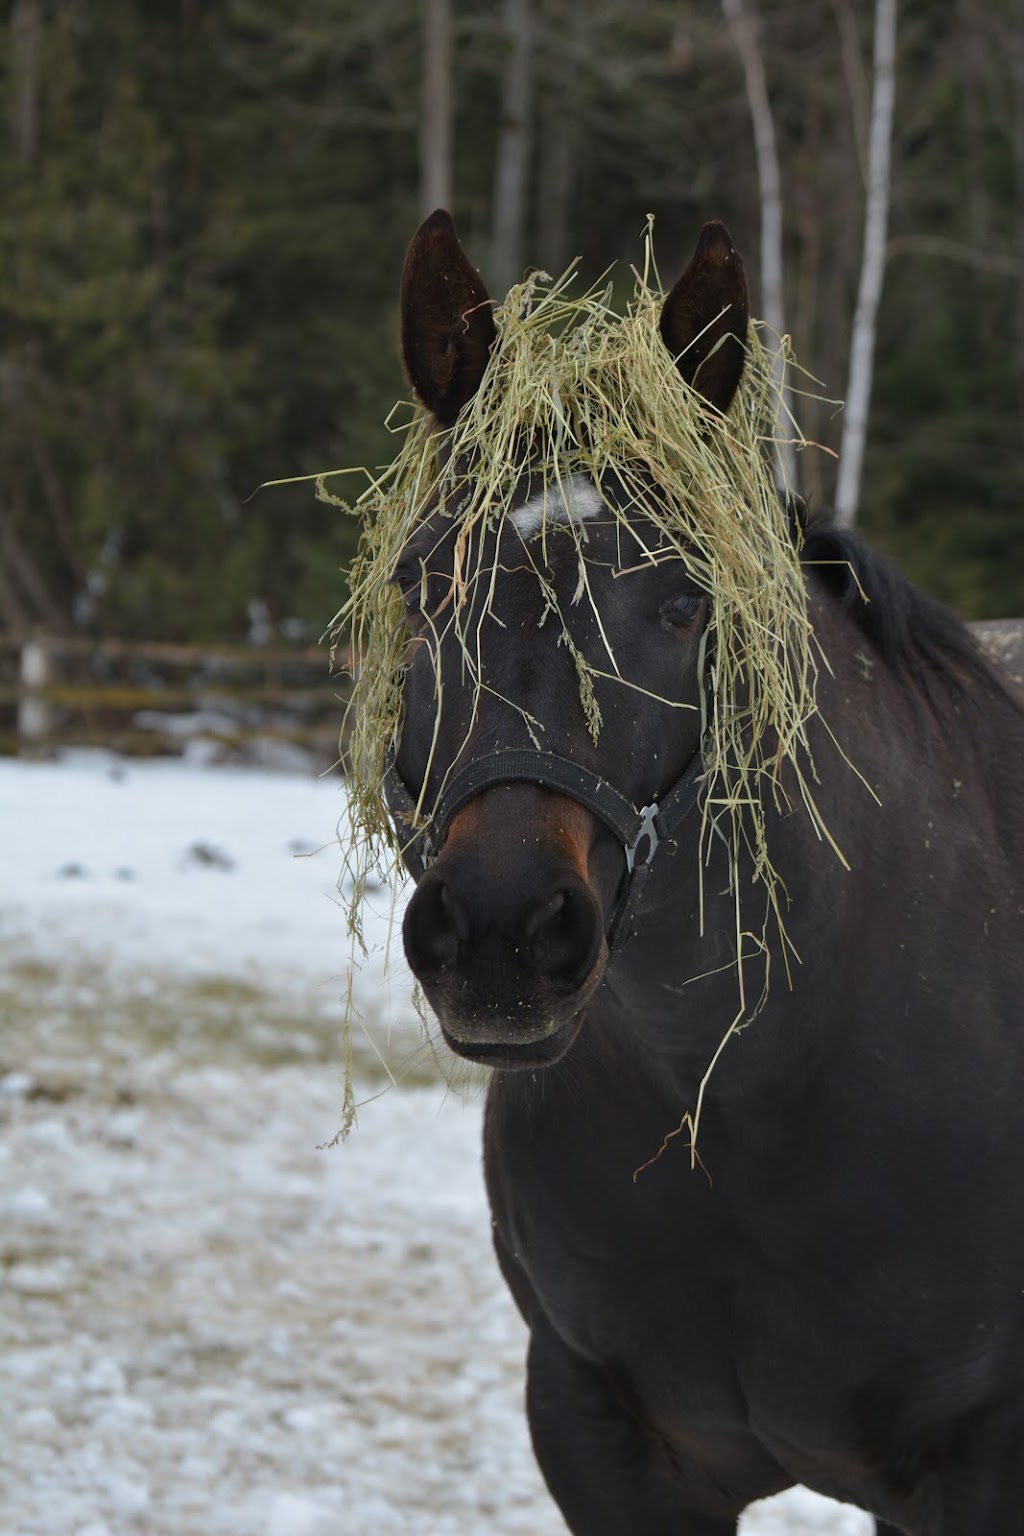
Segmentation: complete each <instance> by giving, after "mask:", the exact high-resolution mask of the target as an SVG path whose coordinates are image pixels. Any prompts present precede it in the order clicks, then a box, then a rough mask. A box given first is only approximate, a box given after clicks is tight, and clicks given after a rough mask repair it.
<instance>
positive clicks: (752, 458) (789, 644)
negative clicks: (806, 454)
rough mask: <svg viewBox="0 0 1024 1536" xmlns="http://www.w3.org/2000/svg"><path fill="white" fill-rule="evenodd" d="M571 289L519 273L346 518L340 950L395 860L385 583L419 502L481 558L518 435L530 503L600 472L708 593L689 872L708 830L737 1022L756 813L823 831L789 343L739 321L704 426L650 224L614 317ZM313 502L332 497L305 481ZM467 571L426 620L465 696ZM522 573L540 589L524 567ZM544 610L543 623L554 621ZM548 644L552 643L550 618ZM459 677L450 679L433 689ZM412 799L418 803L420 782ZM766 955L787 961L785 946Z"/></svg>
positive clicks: (758, 872) (590, 698)
mask: <svg viewBox="0 0 1024 1536" xmlns="http://www.w3.org/2000/svg"><path fill="white" fill-rule="evenodd" d="M572 275H573V274H572V269H570V271H569V272H568V273H566V274H565V275H564V276H563V277H562V278H560V279H558V280H557V281H555V282H551V281H550V280H549V279H547V278H546V276H545V275H544V274H535V275H534V276H532V277H530V278H529V279H528V280H527V281H526V282H524V283H522V284H520V285H518V286H517V287H514V288H513V289H512V290H511V292H510V293H509V295H508V298H507V299H506V300H505V302H504V303H503V304H502V305H501V306H500V308H498V310H497V311H496V314H495V324H496V328H497V341H496V343H495V345H494V347H493V350H492V354H491V358H490V361H489V364H488V367H487V371H486V373H485V375H484V379H483V382H482V384H481V386H480V389H479V390H478V392H477V394H476V395H475V396H474V398H473V399H472V400H471V401H470V403H469V404H468V405H467V406H466V407H465V409H464V410H463V412H462V414H461V416H460V418H459V420H458V422H457V423H456V425H455V426H454V428H452V429H451V430H450V431H446V432H442V431H440V430H438V428H437V426H436V423H435V422H434V420H433V418H431V417H430V416H429V415H428V413H426V412H425V411H423V410H422V409H417V410H416V411H415V412H414V414H413V416H412V419H411V421H410V422H409V423H408V425H406V426H405V427H403V428H402V429H401V430H402V432H403V434H404V441H403V443H402V447H401V450H400V452H399V453H398V456H397V457H396V459H395V460H394V462H393V463H392V464H391V465H390V466H389V467H388V468H387V469H385V470H384V471H383V473H381V474H380V475H379V476H378V477H377V478H376V479H374V481H373V483H372V484H371V485H370V487H369V488H368V489H367V490H366V491H365V492H364V494H363V495H362V496H361V497H360V498H359V500H358V501H357V502H356V503H355V505H354V507H351V508H350V509H349V510H351V511H353V512H355V513H356V514H357V515H358V516H359V517H360V519H361V521H362V525H363V531H362V538H361V543H360V547H359V552H358V555H357V558H356V560H355V563H354V565H353V567H352V571H351V596H350V598H349V601H348V602H347V604H346V605H345V607H344V608H343V609H342V611H341V613H340V614H339V615H338V616H337V619H336V621H335V628H334V631H333V633H334V635H335V637H340V636H342V635H344V636H345V637H346V638H348V639H350V641H351V644H352V649H353V654H354V656H355V657H356V658H357V661H356V668H355V688H354V693H353V697H352V703H351V706H350V714H349V757H348V766H349V773H350V779H349V784H350V793H351V796H352V840H351V846H350V848H349V850H348V860H349V868H348V873H349V878H350V881H351V890H352V896H351V901H350V906H349V913H350V926H351V927H352V931H353V933H354V934H355V935H356V937H357V938H358V937H359V928H358V922H359V916H358V913H359V904H360V902H361V899H362V894H363V888H364V882H365V879H366V875H367V873H368V871H369V870H370V869H371V868H374V867H376V868H377V869H380V868H381V867H383V868H384V869H385V870H387V869H391V868H393V867H394V861H395V857H396V855H397V854H398V853H399V851H400V850H399V848H398V845H397V842H396V835H395V833H394V830H393V828H392V825H391V822H390V818H389V817H388V814H387V810H386V807H385V804H384V798H383V793H382V778H383V772H384V767H385V763H386V760H387V758H388V756H389V753H390V752H391V751H392V750H393V749H394V747H395V746H396V744H397V739H398V736H399V733H400V727H401V718H402V688H403V679H404V669H405V666H406V663H407V660H408V646H409V638H408V635H407V632H406V628H405V625H404V624H403V622H402V620H403V604H402V598H401V595H400V593H399V592H398V591H397V590H396V588H395V586H394V584H393V582H392V579H391V578H392V575H393V572H394V570H395V566H396V563H397V561H398V559H399V556H400V554H401V552H402V550H403V548H404V546H405V545H406V543H407V541H408V540H409V538H410V537H411V535H412V533H413V531H414V529H415V528H416V526H417V523H418V522H419V520H420V519H421V517H422V515H423V513H424V510H425V509H426V508H427V507H428V506H435V505H440V506H441V508H442V509H443V513H444V515H445V516H446V517H447V518H449V519H451V522H452V523H453V524H454V525H455V526H456V527H457V529H458V537H457V541H456V547H457V550H458V551H460V552H461V553H462V556H463V557H464V558H468V559H469V560H470V561H471V560H472V559H473V558H474V556H473V554H472V551H477V558H479V551H481V550H482V549H483V548H484V545H485V540H484V539H483V538H481V537H474V535H479V534H480V533H481V532H482V530H483V529H484V528H486V527H492V526H494V525H496V524H497V523H499V522H500V520H501V519H502V518H503V517H504V516H505V515H506V513H507V512H509V511H510V510H511V505H512V498H513V495H514V493H515V489H516V485H517V482H518V481H519V478H520V475H521V471H522V467H523V458H522V445H523V444H524V443H529V444H530V445H531V451H530V459H529V463H530V468H531V475H532V479H531V496H534V495H536V494H537V491H538V487H539V485H540V484H543V485H544V486H545V487H550V488H551V489H552V499H553V502H554V500H555V493H556V492H557V487H558V486H559V485H561V484H566V485H567V484H568V483H569V482H570V481H571V479H572V477H573V475H575V474H583V475H586V476H589V477H590V479H592V480H593V481H594V482H596V483H597V484H598V485H600V484H601V483H602V480H603V479H605V477H607V478H606V479H605V483H609V482H610V481H611V480H612V479H614V480H615V482H616V485H617V489H616V501H617V502H618V503H620V504H619V505H613V504H611V503H609V505H608V515H609V516H610V517H615V518H618V519H619V520H620V522H622V523H623V524H625V520H626V518H627V516H630V514H631V524H632V529H633V532H632V533H631V534H630V537H631V538H635V537H636V528H637V519H638V515H639V516H642V517H644V518H646V519H648V521H649V524H650V526H651V529H652V535H651V538H650V540H649V547H648V548H647V549H646V550H645V551H641V557H642V558H649V559H663V558H679V557H680V556H681V557H682V558H683V559H684V560H685V561H686V563H687V566H688V568H689V572H690V575H691V576H692V577H693V578H694V579H695V580H696V581H697V582H698V583H699V585H700V586H701V587H702V588H703V589H704V590H705V591H706V592H707V593H708V594H709V596H710V599H711V604H710V611H711V618H710V624H709V633H708V638H707V643H706V648H705V651H704V654H705V655H706V656H708V657H712V656H713V658H714V661H713V667H712V668H711V674H710V676H709V677H708V678H707V679H706V680H705V681H706V683H707V684H708V687H707V696H708V699H709V705H708V711H707V716H706V719H705V720H704V722H703V726H704V729H703V736H702V743H701V751H702V756H703V764H704V769H705V772H706V778H707V784H708V790H707V794H706V796H705V798H704V801H703V821H702V827H701V835H700V858H701V862H702V866H703V865H704V864H705V863H706V860H707V856H708V853H709V850H710V847H711V843H712V839H713V838H717V837H722V838H724V839H725V841H726V843H727V844H728V846H729V848H730V850H731V867H732V871H733V878H732V886H733V896H734V900H735V910H736V942H737V955H738V958H739V962H740V963H739V966H738V970H739V973H740V1009H739V1013H738V1014H737V1021H736V1022H737V1024H738V1023H741V1022H746V1021H747V1019H749V1018H750V1017H752V1016H753V1013H754V1012H756V1011H757V1007H758V1006H759V1005H760V1002H761V1001H763V996H764V993H765V990H766V987H767V959H768V946H767V943H766V931H767V924H768V922H769V921H770V920H774V921H775V922H777V924H778V926H779V929H780V931H782V932H783V935H784V927H783V923H782V917H783V908H784V905H785V900H784V892H783V890H782V888H781V884H780V881H779V879H778V877H777V875H776V872H775V871H774V869H773V867H772V863H771V858H770V851H769V847H768V840H767V836H766V825H767V811H768V808H769V805H770V804H771V803H776V804H785V805H789V804H790V803H791V797H792V795H793V793H794V790H795V792H796V793H798V794H799V795H800V796H802V798H803V801H804V804H805V805H806V807H807V809H808V811H809V813H810V815H811V818H812V820H813V822H814V824H815V826H816V827H817V828H818V830H819V832H820V833H822V834H823V835H825V836H826V837H827V833H826V832H825V828H824V827H823V825H822V823H821V819H820V817H819V815H818V813H817V811H816V809H815V805H814V799H813V795H812V793H811V783H812V782H813V779H814V771H813V763H812V760H811V756H810V752H809V748H808V741H807V725H808V722H809V720H810V719H811V717H812V716H813V715H814V713H815V677H816V668H815V656H814V647H813V642H812V633H811V627H810V623H809V620H808V615H807V606H806V595H805V587H804V582H803V578H802V575H801V570H800V562H799V555H798V552H797V550H796V548H795V547H794V543H793V537H792V533H791V530H790V526H789V520H788V516H787V511H786V507H785V504H784V497H780V494H779V490H778V488H777V486H776V483H775V459H776V452H775V444H776V441H777V438H778V435H779V433H780V432H785V433H786V435H787V436H790V435H791V434H793V433H796V438H797V441H799V442H801V443H803V439H802V437H800V435H799V433H798V432H797V429H796V428H795V426H794V424H793V423H792V422H791V421H788V420H787V418H786V413H785V411H784V408H783V397H782V389H781V387H780V382H779V381H780V378H781V377H782V376H783V375H784V373H785V369H786V367H787V366H790V367H791V366H792V362H791V359H790V358H789V356H788V354H787V351H786V343H785V342H783V343H782V345H781V349H780V350H778V351H773V352H769V351H767V350H766V348H765V345H764V344H763V340H762V336H763V330H762V328H761V327H760V326H758V325H757V324H754V325H752V326H751V328H750V331H749V333H748V336H747V364H746V368H745V370H744V374H743V379H742V382H741V385H740V388H739V390H738V392H737V395H736V397H735V399H734V401H733V403H732V406H731V408H730V410H729V413H728V415H727V416H726V417H724V418H723V417H720V416H718V415H717V414H715V413H712V412H710V411H709V410H708V408H707V406H706V404H705V403H704V402H703V400H702V399H701V397H700V395H699V394H698V393H697V392H696V391H694V390H693V389H692V388H691V387H690V386H688V385H687V384H686V383H685V382H684V381H683V379H682V377H681V375H680V373H679V371H678V369H677V368H676V366H675V364H674V362H673V359H672V358H671V357H670V356H669V354H668V351H667V349H666V347H665V345H664V343H663V341H662V338H661V334H660V331H659V319H660V314H661V307H662V304H663V302H664V295H663V294H662V292H661V291H660V284H659V283H658V281H657V274H656V269H655V267H654V263H653V257H652V255H651V245H650V232H649V231H648V239H647V251H646V261H645V267H644V270H643V272H642V273H638V274H637V276H636V286H635V291H634V296H633V300H632V302H631V304H630V305H629V308H628V310H627V312H626V314H625V315H621V314H618V313H616V312H614V310H613V309H612V308H611V291H610V288H608V289H604V290H599V289H594V290H591V291H590V292H588V293H585V294H584V295H583V296H582V297H574V296H572V293H571V291H570V289H571V282H572ZM780 423H784V425H780ZM467 465H469V466H471V472H470V473H469V474H467V473H466V468H465V467H466V466H467ZM652 486H653V487H655V488H656V494H655V495H654V496H652V495H651V487H652ZM318 491H319V492H320V494H322V495H323V496H325V497H327V499H329V500H332V501H336V498H334V497H333V496H331V495H330V493H329V492H328V491H327V490H326V486H325V484H324V480H323V479H321V480H320V481H319V482H318ZM337 504H339V505H344V504H343V503H340V502H338V503H337ZM565 531H566V530H564V529H561V530H560V532H565ZM568 531H569V532H570V533H571V534H572V536H573V537H575V538H576V539H577V543H578V549H579V560H580V589H581V591H582V593H584V594H585V592H586V566H585V561H584V538H585V536H584V535H583V534H582V533H581V531H580V530H579V529H575V531H573V529H569V530H568ZM542 532H543V531H542ZM491 547H493V541H492V546H491ZM637 548H638V550H639V548H640V546H637ZM482 574H483V575H484V577H485V578H486V579H487V580H488V581H489V579H490V574H491V573H490V572H485V573H481V571H480V570H479V569H478V568H474V569H471V570H469V569H466V568H460V567H459V562H458V558H457V568H456V581H455V586H454V589H453V594H452V600H451V601H450V602H449V603H448V604H447V605H446V610H445V613H444V615H443V616H442V617H440V618H439V620H438V622H439V623H442V624H444V625H445V626H451V627H452V630H453V632H454V633H455V634H457V635H459V637H460V640H461V642H462V644H463V652H464V655H465V656H466V658H467V660H468V661H469V662H470V665H469V666H468V667H467V669H466V675H467V676H468V677H469V678H470V679H475V683H474V682H473V681H471V682H470V684H469V686H475V687H476V688H478V689H479V688H480V687H481V681H480V677H479V671H478V670H477V667H476V658H475V648H474V641H473V637H472V636H471V635H468V634H466V633H465V632H464V631H465V625H466V619H467V614H468V612H469V608H470V601H469V594H470V593H471V591H473V590H474V589H475V590H476V591H477V592H479V591H481V590H486V587H481V586H480V585H479V584H478V583H479V579H480V577H481V575H482ZM537 574H538V580H540V581H541V582H542V583H543V581H544V574H543V565H542V563H539V564H538V566H537ZM552 600H553V595H552ZM479 606H480V605H479V603H477V604H476V607H477V608H479ZM555 616H556V621H557V611H556V614H555ZM562 639H563V641H564V640H566V639H568V632H567V630H566V629H565V627H564V625H563V631H562ZM576 662H577V672H578V675H579V679H580V694H581V700H582V703H583V705H584V708H585V709H586V711H587V716H588V720H589V723H590V726H591V729H592V731H593V733H594V734H595V736H598V737H599V734H600V716H599V711H598V710H597V705H596V700H595V696H594V688H593V684H594V679H595V676H596V675H598V671H597V670H595V669H594V668H593V667H592V665H590V664H588V663H587V662H586V661H585V660H584V659H583V658H582V657H580V656H577V657H576ZM598 670H599V673H600V676H601V677H602V678H607V677H609V676H611V677H613V678H614V676H615V667H614V658H612V657H610V656H609V659H608V666H607V668H605V667H602V668H601V669H598ZM463 685H464V680H463V679H462V678H460V679H455V680H453V681H449V684H448V686H463ZM438 686H439V687H440V686H442V680H441V679H439V680H438ZM511 702H512V703H513V704H522V705H525V704H526V703H527V702H528V701H525V700H524V701H517V700H513V701H511ZM784 768H785V769H786V773H785V779H786V788H785V789H784V788H783V769H784ZM410 787H411V788H412V789H413V790H414V792H415V790H416V788H417V786H410ZM432 809H433V806H432V805H426V804H421V805H420V806H419V810H418V814H419V817H420V819H421V822H422V824H424V825H425V824H428V823H429V820H430V816H431V812H432ZM744 852H745V853H746V854H747V855H748V856H749V860H750V867H751V869H752V881H753V885H754V886H755V887H759V888H760V890H761V891H762V893H763V895H764V898H765V901H764V904H763V905H761V904H760V903H759V904H758V905H759V906H760V914H759V916H758V918H757V921H756V922H754V923H751V922H750V921H748V920H747V918H746V916H745V915H744V912H743V910H742V909H743V908H744V907H745V906H746V903H747V900H748V897H749V891H748V892H747V893H746V894H744V893H743V892H741V889H740V885H741V882H740V879H739V870H740V868H741V864H742V862H743V861H742V859H741V854H743V853H744ZM741 896H742V898H743V899H742V901H741ZM782 950H783V953H784V954H786V953H787V950H788V945H787V943H786V941H785V939H784V941H783V945H782ZM755 953H759V954H761V955H762V956H763V957H764V961H765V972H764V980H763V982H762V985H761V986H760V987H759V988H758V995H757V996H756V997H753V998H748V996H747V991H748V989H746V988H745V985H744V979H743V973H744V968H745V965H744V962H745V961H746V960H747V959H749V958H750V957H751V956H752V955H753V954H755ZM787 964H788V962H787Z"/></svg>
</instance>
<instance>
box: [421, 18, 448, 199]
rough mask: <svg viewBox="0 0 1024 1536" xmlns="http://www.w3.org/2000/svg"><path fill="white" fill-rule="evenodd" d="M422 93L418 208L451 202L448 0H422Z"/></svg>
mask: <svg viewBox="0 0 1024 1536" xmlns="http://www.w3.org/2000/svg"><path fill="white" fill-rule="evenodd" d="M421 4H422V12H423V97H422V103H421V109H420V212H421V213H422V214H423V216H424V217H426V215H427V214H428V213H433V211H434V209H435V208H449V209H450V208H451V206H452V191H453V188H452V180H453V178H452V100H453V98H452V16H451V0H421Z"/></svg>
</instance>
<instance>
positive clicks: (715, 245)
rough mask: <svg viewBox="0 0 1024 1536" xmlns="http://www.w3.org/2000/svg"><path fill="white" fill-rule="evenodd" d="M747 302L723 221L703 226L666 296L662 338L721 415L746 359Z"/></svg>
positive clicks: (689, 380)
mask: <svg viewBox="0 0 1024 1536" xmlns="http://www.w3.org/2000/svg"><path fill="white" fill-rule="evenodd" d="M749 317H750V300H749V297H748V295H747V278H746V273H745V272H744V270H743V262H742V260H741V259H740V256H739V253H738V251H737V250H736V249H735V247H734V246H733V243H732V240H731V238H730V235H729V231H728V230H727V229H726V227H725V225H724V224H721V223H719V222H718V220H715V221H713V222H712V223H710V224H705V225H704V228H703V229H702V230H701V232H700V239H699V240H698V241H697V249H696V250H695V251H694V253H693V256H692V258H691V260H690V265H689V266H688V267H687V269H686V271H685V272H684V273H683V275H682V277H681V278H680V279H679V281H678V283H676V285H675V287H674V288H673V289H672V292H671V293H670V294H669V296H668V298H667V299H666V300H665V304H664V308H663V309H662V311H661V338H662V340H663V341H664V343H665V345H666V347H668V349H669V351H670V352H671V353H672V356H673V357H674V358H675V360H676V367H677V368H678V369H679V372H680V373H681V374H682V376H683V378H684V379H685V380H686V382H687V384H692V385H693V387H694V389H695V390H697V392H698V393H699V394H701V395H703V396H704V398H705V400H707V402H708V404H709V405H713V406H714V407H715V409H716V410H717V411H721V412H722V414H723V415H724V414H725V412H726V411H727V410H728V409H729V405H730V403H731V401H732V397H733V395H734V394H735V393H736V388H737V386H738V384H739V382H740V377H741V375H742V373H743V365H744V363H745V362H746V357H747V354H746V339H747V322H748V320H749Z"/></svg>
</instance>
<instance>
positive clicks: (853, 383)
mask: <svg viewBox="0 0 1024 1536" xmlns="http://www.w3.org/2000/svg"><path fill="white" fill-rule="evenodd" d="M872 82H873V83H872V95H871V137H870V141H869V146H868V196H867V207H866V210H865V216H864V256H863V260H862V262H861V269H860V288H859V290H858V293H857V308H856V311H855V313H854V317H853V334H852V337H851V341H850V372H849V378H848V383H847V390H846V415H845V418H844V421H843V436H842V441H841V443H840V447H839V477H838V481H837V483H836V521H837V522H838V523H839V525H840V526H841V527H845V528H849V527H852V526H853V523H854V521H855V520H856V515H857V504H858V502H859V500H860V481H861V471H862V468H863V464H864V443H865V440H866V437H867V424H868V408H869V406H870V403H871V374H872V370H873V366H874V357H875V320H876V317H877V314H878V304H879V300H880V299H881V296H882V280H883V277H884V275H885V249H886V236H887V232H888V226H889V174H890V163H891V158H892V119H893V107H894V104H895V97H896V0H876V3H875V48H874V63H873V66H872Z"/></svg>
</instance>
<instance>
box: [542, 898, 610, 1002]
mask: <svg viewBox="0 0 1024 1536" xmlns="http://www.w3.org/2000/svg"><path fill="white" fill-rule="evenodd" d="M601 931H602V930H601V919H600V912H599V910H598V907H597V903H596V902H595V901H594V899H593V897H592V896H591V895H590V892H589V891H587V890H585V889H580V890H568V889H566V890H561V891H556V892H555V894H554V895H553V896H552V897H551V898H550V899H549V900H548V901H546V902H544V903H543V904H542V905H541V906H539V907H538V908H537V909H536V910H535V911H534V912H533V914H532V915H531V917H530V920H529V922H528V923H527V924H526V928H525V933H526V937H527V940H528V941H529V944H530V949H531V952H532V955H533V962H534V964H535V966H536V967H537V969H538V970H539V971H542V972H544V973H545V974H546V975H548V976H558V977H560V978H563V979H564V980H566V981H571V982H572V983H573V984H574V985H577V986H578V985H580V984H581V983H582V982H583V981H584V980H585V978H586V977H587V976H588V975H589V973H590V971H591V969H592V968H593V965H594V962H595V961H596V960H597V954H598V950H599V949H600V946H601Z"/></svg>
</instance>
